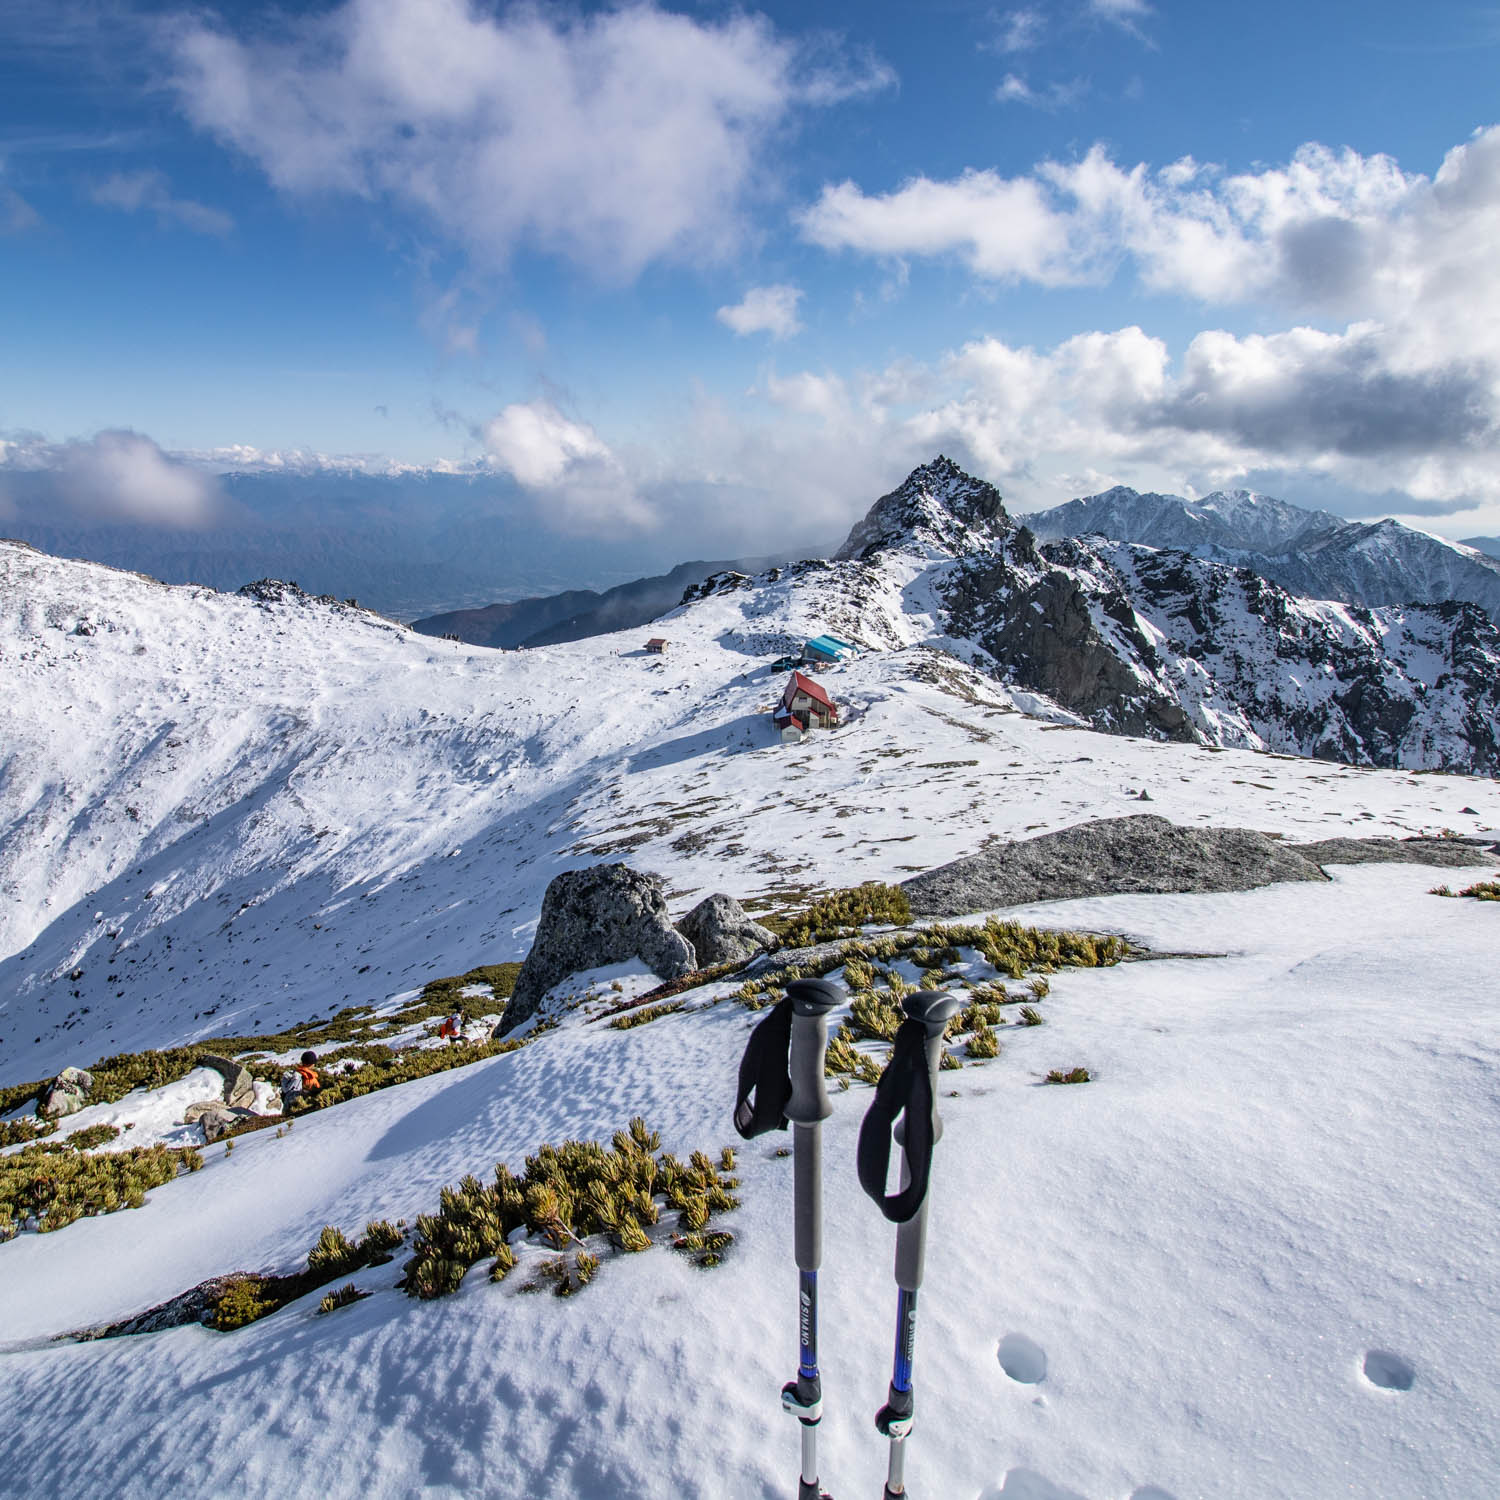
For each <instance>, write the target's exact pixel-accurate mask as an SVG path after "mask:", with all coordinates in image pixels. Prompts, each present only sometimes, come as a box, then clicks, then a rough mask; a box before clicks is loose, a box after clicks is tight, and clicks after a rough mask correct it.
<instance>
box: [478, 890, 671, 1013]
mask: <svg viewBox="0 0 1500 1500" xmlns="http://www.w3.org/2000/svg"><path fill="white" fill-rule="evenodd" d="M631 958H639V959H640V960H641V961H642V962H643V963H644V964H645V965H646V967H647V968H649V969H650V970H651V972H652V973H653V974H657V975H659V976H660V977H661V978H662V979H680V978H681V977H682V976H683V975H684V974H690V973H692V971H693V970H694V969H695V968H697V967H698V961H697V955H696V954H695V953H694V952H693V946H692V944H691V943H689V942H688V941H687V939H686V938H684V937H683V936H682V935H681V934H680V933H679V932H678V931H677V930H676V929H675V928H674V927H673V926H672V919H671V918H670V917H669V916H668V915H667V902H666V897H665V896H664V895H663V893H662V883H661V879H660V877H659V876H656V875H646V874H642V873H640V872H638V871H636V870H632V869H631V868H630V867H629V866H628V865H595V866H593V868H592V869H588V870H567V871H564V872H563V874H561V875H558V876H555V877H554V878H553V880H552V882H551V884H550V885H548V887H547V893H546V895H545V896H543V897H542V913H541V917H540V919H539V920H538V922H537V928H536V938H535V940H534V941H533V942H532V945H531V952H530V953H528V954H527V955H526V962H525V963H524V964H522V965H521V972H520V974H519V975H517V977H516V988H515V993H514V995H512V996H511V1000H510V1004H509V1005H507V1006H506V1008H505V1016H504V1019H503V1020H502V1021H501V1023H500V1034H501V1035H504V1034H505V1033H506V1032H509V1031H514V1030H515V1029H516V1027H517V1026H519V1025H520V1024H521V1023H522V1022H523V1021H528V1020H530V1019H531V1017H532V1016H533V1015H535V1014H536V1012H537V1009H538V1007H539V1006H540V1004H541V1000H542V997H543V996H544V995H545V994H546V993H547V991H548V990H550V989H551V988H552V986H553V985H555V984H557V983H559V982H560V981H561V980H564V979H566V978H567V977H568V975H570V974H578V973H581V972H583V971H584V970H586V969H597V968H602V967H603V966H604V965H605V964H613V963H621V962H623V961H625V960H626V959H631Z"/></svg>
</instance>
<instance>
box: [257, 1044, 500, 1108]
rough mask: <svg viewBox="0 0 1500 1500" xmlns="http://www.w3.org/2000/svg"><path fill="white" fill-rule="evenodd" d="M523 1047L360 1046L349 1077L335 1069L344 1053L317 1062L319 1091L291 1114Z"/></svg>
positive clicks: (299, 1098) (297, 1102) (302, 1097)
mask: <svg viewBox="0 0 1500 1500" xmlns="http://www.w3.org/2000/svg"><path fill="white" fill-rule="evenodd" d="M524 1045H525V1042H524V1041H521V1040H516V1039H511V1040H507V1041H504V1042H478V1043H476V1044H475V1045H473V1046H471V1047H442V1048H436V1047H429V1048H418V1047H408V1048H406V1049H404V1050H402V1051H400V1052H397V1051H395V1050H394V1049H392V1048H390V1047H384V1046H362V1047H360V1048H359V1049H358V1050H359V1053H360V1054H361V1058H360V1060H361V1062H362V1063H363V1066H362V1067H360V1068H358V1069H356V1070H355V1071H354V1072H353V1073H345V1072H342V1071H341V1070H340V1068H339V1064H340V1062H341V1061H342V1060H343V1059H344V1057H345V1055H346V1054H345V1053H343V1052H331V1053H328V1054H327V1055H326V1056H324V1057H321V1058H319V1059H318V1068H319V1072H320V1074H321V1075H322V1079H323V1087H322V1088H320V1089H319V1090H318V1091H317V1092H316V1093H315V1094H296V1095H293V1106H292V1107H293V1112H294V1113H298V1114H305V1113H307V1112H308V1111H310V1110H314V1109H327V1108H329V1107H330V1106H331V1105H334V1104H343V1103H345V1102H346V1101H348V1100H350V1099H358V1098H360V1097H361V1096H362V1095H364V1094H372V1093H374V1092H375V1091H376V1090H377V1089H388V1088H390V1087H391V1086H392V1085H393V1084H398V1083H410V1082H412V1080H413V1079H416V1078H426V1077H428V1076H429V1075H430V1074H432V1073H444V1072H446V1071H447V1070H448V1069H450V1068H463V1067H467V1066H468V1065H469V1064H470V1063H474V1062H479V1061H481V1060H482V1059H484V1058H486V1057H501V1056H503V1055H504V1054H505V1053H507V1052H514V1051H516V1050H517V1049H518V1048H519V1047H522V1046H524ZM253 1071H255V1072H257V1073H266V1074H267V1075H269V1074H270V1073H274V1074H275V1075H276V1076H277V1077H279V1076H280V1072H281V1070H280V1068H279V1067H271V1068H269V1069H266V1068H262V1067H260V1066H257V1067H256V1068H255V1069H254V1070H253Z"/></svg>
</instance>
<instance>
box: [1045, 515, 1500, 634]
mask: <svg viewBox="0 0 1500 1500" xmlns="http://www.w3.org/2000/svg"><path fill="white" fill-rule="evenodd" d="M1022 520H1023V522H1024V524H1025V525H1026V526H1028V527H1029V528H1030V529H1031V531H1032V532H1033V534H1034V535H1035V536H1036V537H1037V539H1038V540H1039V541H1053V540H1056V539H1058V538H1061V537H1069V536H1103V537H1108V538H1109V539H1110V540H1111V541H1117V542H1137V543H1139V544H1141V545H1142V546H1146V547H1170V548H1176V549H1179V550H1181V551H1183V552H1190V553H1191V554H1192V555H1193V556H1194V557H1201V558H1204V559H1206V560H1207V561H1210V562H1218V563H1224V564H1227V565H1228V566H1230V567H1238V568H1249V569H1250V570H1251V571H1252V572H1254V573H1259V574H1260V575H1261V577H1263V578H1269V579H1270V580H1271V581H1272V582H1273V583H1278V584H1280V585H1281V587H1282V588H1284V589H1286V590H1287V591H1288V592H1289V593H1293V594H1300V595H1302V596H1303V597H1305V598H1309V599H1337V600H1340V601H1341V602H1343V603H1345V604H1363V605H1370V606H1379V605H1386V604H1409V603H1413V602H1419V603H1424V604H1439V603H1442V602H1444V601H1445V600H1449V599H1467V600H1468V601H1469V602H1470V603H1473V604H1477V605H1479V607H1480V608H1481V609H1483V610H1484V611H1485V612H1486V613H1487V614H1489V615H1490V616H1491V617H1493V618H1495V619H1500V561H1497V559H1496V557H1495V556H1487V555H1485V552H1486V549H1485V547H1484V546H1482V545H1480V544H1481V543H1484V542H1485V541H1486V540H1487V539H1485V538H1482V537H1481V538H1476V539H1475V542H1474V543H1472V544H1471V543H1463V542H1449V541H1445V540H1444V539H1443V538H1442V537H1436V536H1431V535H1429V534H1428V533H1427V532H1425V531H1415V530H1413V529H1412V528H1411V527H1409V526H1402V525H1401V524H1400V523H1399V522H1397V521H1357V522H1356V521H1345V520H1342V519H1340V517H1338V516H1335V515H1333V514H1331V513H1330V512H1329V511H1326V510H1304V509H1302V508H1301V507H1300V506H1296V505H1289V504H1288V503H1287V502H1286V501H1284V500H1275V499H1272V498H1271V497H1270V496H1269V495H1257V494H1254V493H1252V492H1251V491H1249V490H1229V491H1216V492H1215V493H1214V494H1212V495H1207V496H1205V497H1204V498H1203V499H1202V500H1184V499H1183V498H1182V497H1181V496H1178V495H1157V494H1144V495H1143V494H1140V493H1139V492H1137V491H1136V490H1132V489H1127V488H1125V487H1124V486H1117V487H1116V488H1114V489H1112V490H1106V491H1105V492H1104V493H1103V494H1100V495H1090V496H1088V497H1086V498H1085V499H1082V500H1070V501H1069V502H1068V503H1067V504H1066V505H1059V506H1057V507H1055V508H1054V509H1052V510H1044V511H1037V512H1035V513H1034V514H1032V515H1029V516H1023V517H1022ZM1488 540H1489V546H1491V547H1493V548H1494V549H1495V552H1496V554H1497V555H1500V542H1497V541H1496V540H1494V539H1488Z"/></svg>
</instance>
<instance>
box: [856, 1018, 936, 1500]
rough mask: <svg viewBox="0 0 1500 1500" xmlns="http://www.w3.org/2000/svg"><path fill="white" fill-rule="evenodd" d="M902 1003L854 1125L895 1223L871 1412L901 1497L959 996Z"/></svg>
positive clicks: (864, 1167)
mask: <svg viewBox="0 0 1500 1500" xmlns="http://www.w3.org/2000/svg"><path fill="white" fill-rule="evenodd" d="M902 1004H903V1006H904V1008H905V1010H906V1015H907V1019H906V1020H905V1021H903V1022H902V1023H901V1026H900V1029H899V1030H898V1031H897V1032H896V1042H895V1045H894V1047H892V1049H891V1060H890V1062H889V1063H888V1064H887V1065H886V1070H885V1072H884V1073H882V1074H881V1075H880V1082H879V1083H878V1084H877V1085H876V1087H875V1098H874V1100H873V1102H872V1103H871V1105H870V1108H869V1110H868V1111H867V1112H866V1114H865V1118H864V1122H863V1123H862V1124H861V1125H860V1127H859V1154H858V1163H859V1185H860V1186H861V1187H862V1188H863V1189H864V1190H865V1192H866V1193H868V1194H869V1196H870V1197H871V1198H873V1199H874V1200H875V1202H876V1203H877V1204H879V1205H880V1211H881V1212H882V1213H883V1214H884V1215H885V1216H886V1218H888V1219H890V1220H891V1221H892V1222H893V1223H895V1224H896V1225H897V1226H898V1227H897V1230H896V1354H895V1360H894V1362H893V1369H892V1372H891V1387H890V1391H889V1393H888V1395H887V1399H886V1404H885V1405H884V1406H882V1407H881V1408H880V1411H879V1413H878V1414H877V1415H876V1418H875V1426H876V1428H877V1429H878V1430H879V1432H880V1433H881V1435H882V1436H884V1437H888V1438H889V1439H890V1440H891V1453H890V1463H889V1466H888V1468H887V1471H886V1480H885V1495H884V1500H900V1497H901V1496H903V1495H905V1494H906V1473H905V1468H906V1447H905V1444H906V1439H907V1437H908V1436H909V1435H910V1433H911V1427H912V1415H913V1411H914V1408H915V1398H914V1394H913V1391H912V1381H911V1368H912V1356H913V1354H914V1352H915V1347H916V1340H917V1289H918V1288H919V1287H920V1286H921V1285H922V1260H923V1256H924V1253H925V1251H926V1249H927V1184H928V1178H929V1175H930V1173H931V1170H932V1148H933V1146H934V1145H935V1144H936V1143H937V1141H938V1140H940V1139H941V1138H942V1134H943V1122H942V1121H941V1120H940V1119H939V1118H938V1112H937V1073H938V1065H939V1063H940V1062H941V1060H942V1055H943V1028H944V1027H945V1026H947V1024H948V1022H949V1021H950V1020H951V1019H952V1017H953V1016H955V1015H956V1014H957V1013H958V1010H959V1004H958V1001H957V1000H955V999H954V998H953V997H952V996H951V995H946V994H944V993H942V991H940V990H919V991H917V993H916V994H914V995H908V996H907V997H906V999H905V1000H904V1001H903V1002H902ZM897 1116H900V1118H899V1120H898V1118H897ZM892 1139H894V1140H895V1142H896V1144H897V1145H898V1146H899V1147H900V1148H901V1186H900V1188H899V1190H898V1191H896V1192H894V1193H889V1194H888V1193H887V1192H886V1190H885V1185H886V1176H887V1174H888V1172H889V1170H890V1161H891V1141H892Z"/></svg>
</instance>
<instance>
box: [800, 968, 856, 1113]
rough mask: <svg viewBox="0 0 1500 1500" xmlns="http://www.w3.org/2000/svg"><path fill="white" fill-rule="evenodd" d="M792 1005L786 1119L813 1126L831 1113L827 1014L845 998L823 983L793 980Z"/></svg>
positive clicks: (836, 989)
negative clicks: (826, 1060)
mask: <svg viewBox="0 0 1500 1500" xmlns="http://www.w3.org/2000/svg"><path fill="white" fill-rule="evenodd" d="M786 993H787V999H789V1000H790V1001H791V1002H792V1045H791V1057H790V1059H789V1061H788V1069H789V1072H790V1075H791V1082H792V1097H791V1098H790V1099H789V1100H788V1101H787V1106H786V1117H787V1119H788V1120H790V1121H791V1122H792V1124H794V1125H815V1124H817V1122H818V1121H819V1120H826V1119H827V1118H828V1117H829V1115H831V1114H832V1113H833V1101H832V1100H831V1099H830V1098H829V1097H828V1085H827V1083H826V1081H825V1080H824V1077H823V1059H824V1055H825V1053H826V1052H827V1051H828V1012H829V1011H831V1010H832V1009H833V1008H834V1007H835V1006H836V1005H841V1004H842V1003H843V1000H844V996H843V995H842V994H841V993H840V991H839V990H838V988H837V986H835V985H832V984H830V983H829V982H828V981H827V980H826V979H794V980H793V981H792V982H791V983H790V984H789V985H788V986H787V988H786Z"/></svg>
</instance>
